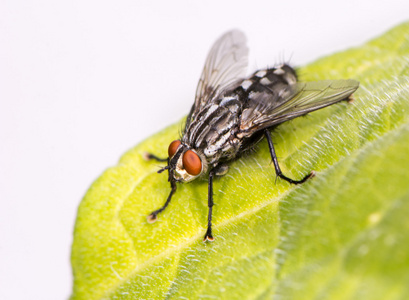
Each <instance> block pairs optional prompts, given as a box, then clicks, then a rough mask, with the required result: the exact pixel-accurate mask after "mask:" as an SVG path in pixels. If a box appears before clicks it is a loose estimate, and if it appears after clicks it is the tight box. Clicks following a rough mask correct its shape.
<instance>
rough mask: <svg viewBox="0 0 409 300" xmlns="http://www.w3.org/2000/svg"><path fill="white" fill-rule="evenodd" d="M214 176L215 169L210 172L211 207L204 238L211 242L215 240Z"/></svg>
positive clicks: (208, 198)
mask: <svg viewBox="0 0 409 300" xmlns="http://www.w3.org/2000/svg"><path fill="white" fill-rule="evenodd" d="M213 176H214V169H213V170H211V171H210V173H209V186H208V195H207V206H208V207H209V215H208V217H207V231H206V234H205V236H204V239H203V241H204V242H205V241H206V240H207V241H209V242H213V241H214V237H213V235H212V211H213Z"/></svg>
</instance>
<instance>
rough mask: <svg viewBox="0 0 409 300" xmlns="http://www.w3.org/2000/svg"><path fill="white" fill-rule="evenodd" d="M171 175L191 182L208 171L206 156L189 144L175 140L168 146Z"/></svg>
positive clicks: (180, 180)
mask: <svg viewBox="0 0 409 300" xmlns="http://www.w3.org/2000/svg"><path fill="white" fill-rule="evenodd" d="M168 154H169V161H168V166H167V169H169V176H170V177H173V179H174V180H175V181H178V182H189V181H192V180H194V179H196V178H197V177H199V176H200V175H202V174H204V173H206V169H207V162H206V158H205V157H204V155H203V154H201V153H200V152H198V151H196V150H194V149H192V148H191V147H190V146H189V145H186V144H185V143H183V142H181V141H180V140H175V141H173V142H172V143H170V145H169V148H168Z"/></svg>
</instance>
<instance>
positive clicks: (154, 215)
mask: <svg viewBox="0 0 409 300" xmlns="http://www.w3.org/2000/svg"><path fill="white" fill-rule="evenodd" d="M170 187H171V188H172V190H171V191H170V194H169V196H168V199H166V202H165V204H164V205H163V206H162V207H161V208H159V209H157V210H155V211H153V212H152V213H151V214H150V215H149V216H148V218H147V220H148V223H155V222H156V220H157V216H158V214H159V213H161V212H162V211H164V210H165V208H166V207H167V206H168V205H169V203H170V200H171V199H172V196H173V194H174V193H175V192H176V182H175V181H174V180H170Z"/></svg>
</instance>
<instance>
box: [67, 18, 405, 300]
mask: <svg viewBox="0 0 409 300" xmlns="http://www.w3.org/2000/svg"><path fill="white" fill-rule="evenodd" d="M300 74H303V76H302V78H301V79H302V80H306V81H307V80H318V79H346V78H353V79H357V80H359V81H360V82H361V87H360V88H359V90H358V91H357V92H356V94H355V99H356V100H355V101H354V102H353V103H352V104H348V103H340V104H337V105H333V106H331V107H328V108H325V109H323V110H320V111H317V112H314V113H311V114H310V115H308V117H304V118H298V119H295V120H294V121H292V122H287V123H285V124H283V125H281V126H279V127H278V128H277V129H276V130H275V131H274V132H273V140H274V143H275V145H276V151H277V155H278V156H279V161H280V164H281V167H282V169H283V172H284V174H286V175H287V176H290V177H293V178H302V176H303V175H305V174H307V173H308V172H309V171H311V170H315V171H317V176H316V177H315V178H313V179H312V180H309V181H308V182H306V183H305V184H303V185H301V186H292V185H290V184H288V183H287V182H285V181H283V180H280V179H278V180H277V182H276V183H275V172H274V168H273V167H272V166H271V164H270V157H269V153H268V147H267V144H266V142H265V141H264V142H262V143H260V144H259V146H258V147H257V151H254V152H252V153H250V154H248V155H247V156H246V157H244V158H242V159H240V160H238V161H236V162H234V163H232V164H231V168H230V171H229V173H228V174H227V175H226V176H224V177H221V178H218V179H216V180H215V182H214V199H215V207H214V236H215V237H216V239H215V241H214V242H213V243H204V242H203V241H202V238H203V235H204V233H205V230H206V222H207V182H206V181H194V182H192V183H189V184H179V185H178V190H177V192H176V194H175V196H174V197H173V200H172V202H171V203H170V205H169V207H168V208H167V209H166V211H164V212H163V213H162V214H160V215H159V220H158V221H157V222H156V223H155V224H148V223H147V221H146V216H147V215H148V214H149V213H150V212H151V211H153V210H155V209H157V208H159V207H161V205H162V204H163V203H164V201H165V200H166V197H167V195H168V194H169V191H170V187H169V183H168V182H167V174H157V173H156V171H157V170H158V163H155V162H147V161H144V160H143V158H142V154H143V153H144V152H145V151H148V152H153V153H155V154H157V155H159V156H163V157H165V156H166V151H167V146H168V144H169V142H170V141H172V140H174V139H176V138H177V137H178V129H179V128H180V124H176V125H173V126H171V127H169V128H167V129H165V130H164V131H162V132H161V133H158V134H156V135H155V136H153V137H151V138H149V139H148V140H146V141H144V142H142V143H141V144H140V145H138V146H136V147H135V148H134V149H132V150H130V151H129V152H128V153H126V154H125V155H124V156H123V157H122V158H121V160H120V162H119V164H118V165H117V166H115V167H113V168H110V169H108V170H107V171H105V172H104V174H103V175H102V176H101V177H100V178H99V179H98V180H96V182H95V183H94V184H93V185H92V186H91V188H90V189H89V191H88V192H87V194H86V195H85V197H84V199H83V201H82V203H81V205H80V207H79V210H78V217H77V221H76V226H75V233H74V244H73V248H72V266H73V272H74V288H73V294H72V299H163V298H169V299H197V298H199V299H202V298H203V299H205V298H214V299H271V298H272V297H274V298H279V299H409V284H408V283H409V234H408V231H409V217H408V214H409V175H408V168H409V23H406V24H403V25H400V26H398V27H396V28H394V29H393V30H391V31H389V32H388V33H386V34H385V35H383V36H381V37H380V38H377V39H375V40H373V41H371V42H369V43H367V44H365V45H363V46H362V47H359V48H356V49H351V50H347V51H345V52H342V53H338V54H335V55H332V56H329V57H325V58H323V59H320V60H318V61H316V62H315V63H313V64H311V65H309V66H306V67H303V68H301V70H300Z"/></svg>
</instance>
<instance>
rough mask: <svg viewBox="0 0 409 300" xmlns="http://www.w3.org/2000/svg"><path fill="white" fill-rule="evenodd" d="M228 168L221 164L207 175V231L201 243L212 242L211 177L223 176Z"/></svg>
mask: <svg viewBox="0 0 409 300" xmlns="http://www.w3.org/2000/svg"><path fill="white" fill-rule="evenodd" d="M228 170H229V167H228V166H227V165H224V164H221V165H218V166H216V167H215V168H214V169H213V170H211V171H210V173H209V185H208V195H207V205H208V207H209V214H208V217H207V231H206V234H205V236H204V239H203V241H209V242H213V241H214V237H213V235H212V212H213V177H214V176H215V175H216V176H223V175H224V174H226V173H227V171H228Z"/></svg>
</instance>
